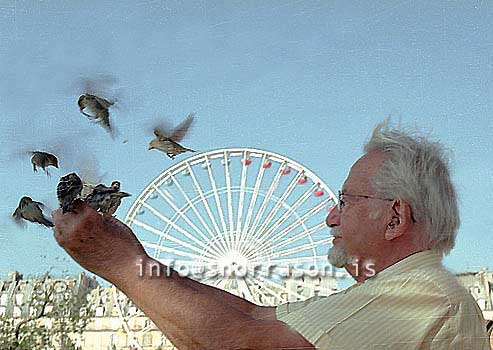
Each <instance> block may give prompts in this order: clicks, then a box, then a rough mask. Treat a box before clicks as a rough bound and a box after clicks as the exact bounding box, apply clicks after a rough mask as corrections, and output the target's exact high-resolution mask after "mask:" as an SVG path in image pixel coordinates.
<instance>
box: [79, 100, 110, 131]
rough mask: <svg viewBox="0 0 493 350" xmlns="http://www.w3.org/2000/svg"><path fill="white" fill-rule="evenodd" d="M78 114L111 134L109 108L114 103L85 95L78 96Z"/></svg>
mask: <svg viewBox="0 0 493 350" xmlns="http://www.w3.org/2000/svg"><path fill="white" fill-rule="evenodd" d="M77 104H78V105H79V110H80V112H81V113H82V114H83V115H85V116H86V117H87V118H89V120H91V121H94V122H97V123H100V124H101V125H102V126H103V128H105V129H106V130H107V131H108V132H110V133H112V131H113V130H112V127H111V124H110V107H111V106H113V105H114V102H110V101H108V100H107V99H105V98H102V97H99V96H96V95H92V94H89V93H85V94H82V95H80V96H79V100H78V101H77Z"/></svg>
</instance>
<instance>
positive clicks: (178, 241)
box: [134, 220, 216, 259]
mask: <svg viewBox="0 0 493 350" xmlns="http://www.w3.org/2000/svg"><path fill="white" fill-rule="evenodd" d="M134 223H135V224H136V225H137V226H140V227H142V228H143V229H144V230H146V231H149V232H151V233H154V234H156V235H159V236H161V237H163V238H164V239H166V240H169V241H171V242H174V243H176V244H178V245H179V246H180V247H186V248H188V249H190V250H193V251H196V252H197V253H199V255H200V254H201V253H202V254H204V256H208V257H209V258H211V259H215V258H216V257H215V256H214V255H211V254H210V253H208V252H204V251H203V250H200V249H198V248H197V247H195V246H193V245H191V244H189V243H187V242H184V241H182V240H181V239H178V238H176V237H173V236H171V235H169V234H168V235H167V234H164V233H163V232H161V231H160V230H158V229H157V228H155V227H153V226H151V225H148V224H145V223H143V222H141V221H138V220H135V221H134ZM177 227H178V226H177ZM180 230H181V228H180Z"/></svg>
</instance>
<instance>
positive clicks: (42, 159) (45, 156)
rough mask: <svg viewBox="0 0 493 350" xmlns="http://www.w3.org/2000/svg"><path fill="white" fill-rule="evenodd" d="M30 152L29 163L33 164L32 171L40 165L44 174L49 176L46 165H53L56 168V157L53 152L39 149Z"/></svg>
mask: <svg viewBox="0 0 493 350" xmlns="http://www.w3.org/2000/svg"><path fill="white" fill-rule="evenodd" d="M31 154H32V157H31V164H32V165H33V170H34V172H36V171H37V168H36V167H41V168H42V169H43V170H44V171H45V173H46V175H48V176H50V173H49V172H48V170H46V168H47V167H49V166H54V167H55V168H57V169H58V158H57V157H56V156H54V155H53V154H51V153H46V152H41V151H34V152H31Z"/></svg>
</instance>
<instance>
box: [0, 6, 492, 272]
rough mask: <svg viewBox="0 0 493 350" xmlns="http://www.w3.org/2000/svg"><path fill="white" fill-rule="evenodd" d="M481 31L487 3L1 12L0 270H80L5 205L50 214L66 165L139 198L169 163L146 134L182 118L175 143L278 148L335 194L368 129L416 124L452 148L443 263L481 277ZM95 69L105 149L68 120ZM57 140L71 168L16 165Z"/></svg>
mask: <svg viewBox="0 0 493 350" xmlns="http://www.w3.org/2000/svg"><path fill="white" fill-rule="evenodd" d="M491 33H493V6H491V4H488V3H487V2H445V1H434V2H432V3H430V2H426V1H412V2H411V1H381V2H378V3H377V2H373V3H370V2H367V1H356V2H351V3H349V2H347V1H290V2H287V1H216V2H205V1H193V2H192V1H146V2H144V1H143V2H131V1H111V2H110V1H84V2H82V1H70V2H67V1H10V0H9V1H0V67H1V70H0V75H1V79H0V135H1V137H0V145H1V149H2V151H1V155H0V161H1V163H2V166H1V167H0V180H1V182H2V189H3V200H2V201H1V203H0V244H1V246H2V254H1V256H0V275H5V274H6V273H7V272H8V271H11V270H14V269H17V270H19V271H22V272H24V273H26V274H34V273H43V272H44V271H46V270H47V269H48V268H49V266H55V267H56V268H57V269H58V270H60V271H61V270H62V269H64V268H67V269H68V270H69V272H72V273H74V272H77V271H79V268H78V267H77V265H76V264H74V263H72V262H69V261H64V260H63V258H64V257H65V256H66V255H65V254H64V252H63V251H62V250H61V249H60V248H59V247H58V246H57V244H56V242H55V241H54V239H53V237H52V234H51V231H50V230H47V229H44V228H41V227H38V226H36V225H29V226H28V228H27V229H24V230H20V229H18V228H17V227H16V226H15V225H13V224H12V223H11V222H10V220H9V215H10V214H11V213H12V211H13V210H14V209H15V207H16V206H17V203H18V200H19V198H20V197H21V196H22V195H24V194H29V195H31V196H32V197H33V198H35V199H38V200H41V201H46V202H48V203H51V204H52V205H56V199H55V188H56V183H57V180H58V177H59V176H60V175H64V174H65V173H67V172H69V171H71V170H74V169H77V168H78V167H81V166H82V165H81V164H85V165H88V164H90V165H91V166H93V167H94V166H96V165H98V167H99V168H97V170H98V172H99V173H100V174H106V177H105V181H107V182H110V181H111V180H113V179H119V180H121V182H122V184H123V185H122V186H123V188H124V190H126V191H128V192H130V193H132V194H134V195H135V196H136V195H137V194H139V193H140V191H141V190H142V189H143V188H144V187H145V186H146V184H148V183H149V182H150V181H151V180H152V179H153V178H155V177H156V176H157V175H158V174H159V173H160V172H162V171H163V170H164V169H166V168H168V167H169V166H171V165H172V164H174V162H176V160H175V161H174V162H173V161H171V160H169V159H168V158H167V157H166V156H164V155H163V154H160V153H158V152H149V151H148V150H147V144H148V142H149V140H150V139H151V138H152V137H151V135H150V134H149V133H148V130H147V129H148V127H149V125H150V123H152V121H153V120H156V118H158V117H160V118H163V119H166V120H168V121H169V122H170V123H172V124H177V123H178V122H180V121H181V120H182V119H183V118H184V117H185V116H186V115H187V114H188V113H189V112H192V111H194V112H196V123H195V125H194V127H193V130H192V131H191V133H190V135H189V136H188V137H187V138H186V139H185V141H184V144H185V145H186V146H188V147H191V148H194V149H196V150H199V151H207V150H211V149H217V148H223V147H255V148H260V149H266V150H270V151H273V152H276V153H280V154H283V155H285V156H287V157H289V158H291V159H293V160H295V161H297V162H299V163H301V164H303V165H305V166H306V167H308V168H309V169H311V170H312V171H314V172H315V173H316V174H317V175H318V176H320V177H321V178H322V179H324V181H325V182H326V183H327V184H328V185H329V186H330V187H331V188H332V189H333V190H334V191H336V190H337V189H338V188H339V187H340V186H341V184H342V182H343V181H344V179H345V177H346V175H347V172H348V169H349V168H350V166H351V164H352V163H353V162H354V161H355V160H356V159H357V158H358V157H359V156H360V155H361V152H362V151H361V150H362V145H363V143H364V141H365V140H366V139H367V138H368V137H369V135H370V131H371V129H372V128H373V126H374V125H375V124H376V123H378V122H380V121H382V120H383V119H384V118H385V117H387V116H389V115H391V116H392V117H393V119H394V120H395V121H398V120H400V121H401V122H402V123H403V124H405V125H408V126H411V127H417V128H418V129H421V130H423V131H424V132H425V133H427V134H430V135H432V136H433V137H434V138H435V139H437V140H440V141H441V142H443V143H444V144H445V145H446V146H447V148H449V149H450V150H452V151H453V154H454V156H453V160H452V166H453V178H454V181H455V183H456V185H457V189H458V192H459V195H460V208H461V213H462V226H461V229H460V232H459V237H458V241H457V245H456V248H455V250H454V251H453V252H452V254H451V255H450V256H449V257H448V258H446V265H447V266H448V267H449V268H450V269H451V270H453V271H455V272H460V271H466V270H478V269H480V268H482V267H483V266H488V267H489V268H490V269H491V270H493V260H492V259H491V252H492V251H493V240H492V234H491V227H492V226H493V219H492V216H491V212H492V211H493V204H492V194H491V193H492V191H493V181H492V180H491V172H492V169H493V157H492V152H491V149H492V146H493V141H492V138H491V136H490V135H491V133H492V132H493V122H492V119H491V113H492V110H493V108H492V107H493V98H492V95H491V91H493V87H492V81H493V69H492V68H493V63H492V60H491V56H492V54H493V41H492V39H493V37H492V34H491ZM97 74H109V75H112V76H114V77H115V78H116V79H117V81H116V82H115V83H114V84H113V85H110V86H107V87H106V89H105V92H106V95H107V96H108V97H110V98H111V97H113V98H118V100H119V108H118V109H117V110H115V112H114V114H113V116H112V118H113V122H114V124H115V125H116V128H117V129H118V133H119V136H118V137H117V139H116V140H112V139H111V138H110V137H109V136H108V135H107V134H106V133H105V132H104V131H103V130H102V129H101V128H100V127H98V126H95V125H92V124H90V123H89V122H88V121H87V120H86V119H85V118H84V117H83V116H82V115H81V114H79V113H78V109H77V104H76V101H77V97H78V95H79V93H80V91H78V90H77V88H76V87H75V82H76V80H77V77H78V76H87V77H91V76H95V75H97ZM124 139H126V140H128V142H127V143H123V142H122V140H124ZM60 144H63V145H65V150H64V151H63V152H65V153H64V154H68V155H72V156H73V157H75V159H77V160H78V161H80V162H78V161H76V160H75V159H72V160H71V161H68V160H67V161H66V162H65V165H62V169H61V170H60V171H56V170H53V171H52V173H53V177H52V178H51V179H49V178H46V177H45V176H44V175H43V174H42V173H38V174H33V173H32V169H31V165H30V162H29V157H28V156H20V153H21V151H26V150H29V149H40V148H44V149H48V148H49V147H52V148H56V147H60V146H59V145H60ZM134 198H135V197H134ZM130 204H131V201H126V202H125V203H124V204H123V205H122V207H121V208H120V210H119V212H118V214H119V216H120V217H123V216H124V214H125V213H126V211H127V210H128V208H129V206H130ZM327 233H328V231H327Z"/></svg>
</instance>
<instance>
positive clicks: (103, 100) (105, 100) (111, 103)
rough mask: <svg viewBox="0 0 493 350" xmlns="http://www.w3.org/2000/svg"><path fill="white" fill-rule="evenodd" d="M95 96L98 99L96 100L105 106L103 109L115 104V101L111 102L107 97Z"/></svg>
mask: <svg viewBox="0 0 493 350" xmlns="http://www.w3.org/2000/svg"><path fill="white" fill-rule="evenodd" d="M94 98H95V99H96V102H97V103H99V104H100V105H101V107H103V109H108V108H110V107H111V106H113V104H114V103H113V102H110V101H108V100H107V99H105V98H102V97H99V96H94Z"/></svg>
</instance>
